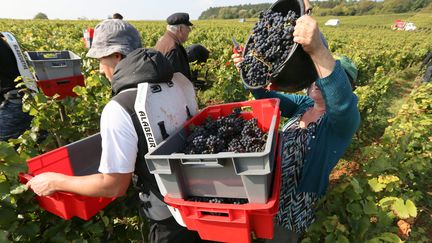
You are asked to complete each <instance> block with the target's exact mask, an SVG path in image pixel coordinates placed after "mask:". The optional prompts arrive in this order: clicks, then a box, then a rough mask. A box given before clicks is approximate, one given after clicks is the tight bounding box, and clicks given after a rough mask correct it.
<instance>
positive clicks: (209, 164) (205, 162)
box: [181, 159, 224, 168]
mask: <svg viewBox="0 0 432 243" xmlns="http://www.w3.org/2000/svg"><path fill="white" fill-rule="evenodd" d="M181 163H182V164H183V165H189V166H191V167H194V168H223V167H224V166H223V164H222V163H221V162H220V161H219V160H218V159H215V160H209V159H195V160H194V159H181Z"/></svg>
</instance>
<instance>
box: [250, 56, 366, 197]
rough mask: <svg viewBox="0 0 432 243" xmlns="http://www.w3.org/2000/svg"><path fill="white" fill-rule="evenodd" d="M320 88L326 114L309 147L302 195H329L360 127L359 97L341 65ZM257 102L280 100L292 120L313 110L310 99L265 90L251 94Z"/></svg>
mask: <svg viewBox="0 0 432 243" xmlns="http://www.w3.org/2000/svg"><path fill="white" fill-rule="evenodd" d="M316 85H317V86H318V87H319V89H320V90H321V93H322V95H323V98H324V100H325V105H326V113H325V114H324V117H323V119H322V120H321V123H320V125H319V127H318V131H317V134H316V136H315V138H313V139H311V140H310V142H309V144H308V146H307V147H308V151H307V152H306V155H305V163H304V167H303V172H302V177H301V181H300V184H299V187H298V191H301V192H315V193H318V194H319V195H323V194H324V193H325V192H326V189H327V186H328V182H329V175H330V172H331V171H332V169H333V168H334V166H335V165H336V163H337V162H338V161H339V159H340V158H341V157H342V155H343V153H344V152H345V150H346V149H347V148H348V146H349V144H350V143H351V140H352V137H353V135H354V133H355V132H356V131H357V129H358V126H359V124H360V113H359V111H358V108H357V101H358V99H357V96H356V95H355V94H354V93H353V92H352V89H351V84H350V83H349V80H348V76H347V75H346V73H345V71H344V70H343V68H342V66H341V64H340V62H339V61H336V65H335V67H334V70H333V72H332V73H331V74H330V75H329V76H328V77H325V78H322V79H318V80H317V81H316ZM251 92H252V94H253V96H254V97H255V98H256V99H263V98H279V99H280V109H281V115H282V116H284V117H288V118H292V117H294V116H296V115H297V114H302V113H304V112H305V111H306V110H307V109H308V108H309V107H311V106H313V104H314V101H313V100H312V99H311V98H309V97H308V96H304V95H297V94H284V93H280V92H275V91H268V90H265V89H257V90H252V91H251Z"/></svg>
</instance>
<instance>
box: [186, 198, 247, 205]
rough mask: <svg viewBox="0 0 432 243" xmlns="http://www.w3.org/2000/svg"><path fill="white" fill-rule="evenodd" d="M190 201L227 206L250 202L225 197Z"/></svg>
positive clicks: (191, 199) (192, 199) (189, 199)
mask: <svg viewBox="0 0 432 243" xmlns="http://www.w3.org/2000/svg"><path fill="white" fill-rule="evenodd" d="M187 200H188V201H192V202H208V203H225V204H237V205H241V204H245V203H248V202H249V201H248V200H247V199H245V198H225V197H189V198H188V199H187Z"/></svg>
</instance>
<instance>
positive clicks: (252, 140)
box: [183, 110, 267, 154]
mask: <svg viewBox="0 0 432 243" xmlns="http://www.w3.org/2000/svg"><path fill="white" fill-rule="evenodd" d="M266 141H267V133H265V132H263V131H262V130H261V129H260V128H259V127H258V121H257V119H256V118H252V119H250V120H247V121H246V120H244V119H243V117H242V116H240V111H239V110H236V111H234V112H233V113H232V114H230V115H228V116H224V117H219V118H218V119H216V120H213V119H212V118H211V117H208V118H207V119H206V120H205V122H204V124H202V125H201V126H194V127H191V133H190V135H189V136H188V137H187V139H186V146H185V149H184V150H183V152H184V153H185V154H216V153H219V152H236V153H246V152H262V151H264V149H265V145H266Z"/></svg>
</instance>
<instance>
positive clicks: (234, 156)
mask: <svg viewBox="0 0 432 243" xmlns="http://www.w3.org/2000/svg"><path fill="white" fill-rule="evenodd" d="M238 108H240V109H242V112H241V113H240V116H241V117H243V118H244V119H245V120H249V119H252V118H256V119H257V122H258V127H259V128H260V129H261V130H262V131H264V132H266V133H268V136H267V141H266V145H265V149H264V151H262V152H255V153H234V152H220V153H217V154H184V153H182V152H181V151H183V149H184V147H185V146H186V140H187V137H188V135H189V134H190V133H191V128H192V127H194V126H198V125H202V124H203V122H204V121H205V120H206V119H207V118H208V117H211V118H212V119H213V120H215V119H217V118H218V117H221V116H228V115H229V114H231V113H232V112H233V111H234V110H235V109H238ZM279 119H280V110H279V99H261V100H252V101H244V102H236V103H228V104H222V105H214V106H209V107H206V108H205V109H203V110H202V111H201V112H200V113H199V114H197V115H196V116H194V117H193V118H191V119H190V120H189V121H188V122H187V123H186V124H185V125H184V126H183V127H182V128H181V129H180V130H178V131H177V132H176V133H174V134H172V135H170V137H168V139H167V140H166V141H164V142H163V143H161V144H159V145H158V146H157V147H156V148H155V149H154V150H153V151H151V152H149V153H148V154H146V155H145V159H146V163H147V167H148V169H149V171H150V173H152V174H157V175H159V176H160V179H161V180H160V182H158V183H159V184H158V185H159V188H160V189H161V191H167V196H166V197H165V201H166V202H167V203H168V204H170V205H171V206H173V207H175V208H177V209H179V211H180V213H181V215H182V218H183V220H184V222H185V223H186V226H187V227H188V228H189V229H191V230H196V231H198V233H199V234H200V236H201V237H202V238H203V239H206V240H213V241H222V242H249V240H250V234H251V231H254V232H255V235H257V236H258V237H260V238H272V236H273V224H272V219H273V217H274V215H275V214H276V212H277V207H278V203H277V202H278V199H279V196H278V195H279V188H280V187H279V181H278V180H279V178H280V175H278V174H277V173H275V171H277V170H278V165H276V164H277V161H278V159H277V158H278V156H277V155H278V154H277V149H278V145H277V144H278V143H277V139H278V127H279ZM190 197H204V198H232V199H241V200H245V199H247V201H248V203H245V204H241V205H237V204H221V203H206V202H194V201H187V199H188V198H190ZM213 213H217V215H218V216H215V215H213ZM233 237H234V238H233ZM231 239H235V240H234V241H232V240H231Z"/></svg>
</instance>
